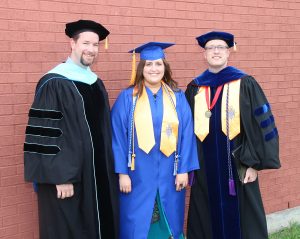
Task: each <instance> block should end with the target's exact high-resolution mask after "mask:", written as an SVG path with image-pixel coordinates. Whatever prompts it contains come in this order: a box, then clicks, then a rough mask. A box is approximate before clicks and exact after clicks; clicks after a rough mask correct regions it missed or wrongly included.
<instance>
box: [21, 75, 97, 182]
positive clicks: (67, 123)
mask: <svg viewBox="0 0 300 239" xmlns="http://www.w3.org/2000/svg"><path fill="white" fill-rule="evenodd" d="M60 78H62V77H57V76H53V77H50V76H47V75H46V76H44V77H43V78H42V79H41V80H40V82H39V84H38V86H37V90H36V95H35V98H34V101H33V104H32V106H31V108H30V110H29V114H28V116H29V120H28V125H27V127H26V138H25V143H24V169H25V180H26V181H29V182H35V183H48V184H63V183H75V182H79V181H80V180H81V170H82V162H83V160H84V159H85V158H86V157H92V151H91V148H90V147H91V139H90V134H89V133H88V132H89V128H88V126H87V122H86V119H85V117H84V115H85V114H84V107H83V102H82V99H81V97H80V96H79V94H78V92H77V91H76V90H75V86H74V85H73V83H72V82H71V81H69V80H65V79H63V80H62V79H60Z"/></svg>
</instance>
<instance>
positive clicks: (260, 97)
mask: <svg viewBox="0 0 300 239" xmlns="http://www.w3.org/2000/svg"><path fill="white" fill-rule="evenodd" d="M227 70H228V71H229V70H230V68H228V69H227ZM225 71H226V70H225ZM229 73H230V72H229ZM224 75H225V74H224ZM200 85H201V82H197V83H196V82H195V81H192V82H191V83H190V84H189V85H188V87H187V91H186V96H187V99H188V101H189V104H190V106H191V109H192V112H193V113H194V103H195V102H194V96H195V95H196V94H197V91H198V87H199V86H200ZM216 88H217V85H215V86H213V87H211V89H212V96H211V98H213V97H214V94H215V92H216ZM221 96H222V92H221V95H220V97H219V98H218V101H217V103H216V105H215V107H214V108H213V109H212V116H211V118H210V132H209V134H208V136H207V137H206V138H205V139H204V141H203V142H201V141H200V140H199V139H198V140H197V147H198V158H199V163H200V165H201V169H200V170H197V171H196V173H195V181H194V184H193V186H192V189H191V197H190V208H189V213H188V226H187V237H188V239H266V238H268V234H267V225H266V219H265V212H264V208H263V203H262V199H261V194H260V189H259V183H258V179H257V180H256V181H255V182H253V183H248V184H242V183H241V182H240V181H239V179H238V176H237V172H236V167H235V165H234V163H233V162H232V168H233V176H234V181H235V189H236V193H237V196H231V195H229V189H228V161H227V160H228V158H227V145H226V144H227V138H226V136H225V135H224V134H223V133H222V129H221V101H222V97H221ZM240 115H241V116H240V119H241V125H240V126H241V132H240V134H239V135H238V136H237V137H235V138H234V139H233V140H231V142H230V145H231V151H233V150H235V149H236V148H237V147H239V146H241V147H240V151H239V153H240V161H241V162H242V164H244V165H246V166H247V167H252V168H254V169H257V170H262V169H274V168H279V167H280V162H279V144H278V142H279V138H278V132H277V129H276V126H275V123H274V117H273V115H272V112H271V109H270V105H269V103H268V101H267V99H266V97H265V95H264V93H263V91H262V89H261V88H260V86H259V85H258V83H257V82H256V81H255V79H254V78H253V77H251V76H248V75H244V76H243V77H242V78H241V85H240Z"/></svg>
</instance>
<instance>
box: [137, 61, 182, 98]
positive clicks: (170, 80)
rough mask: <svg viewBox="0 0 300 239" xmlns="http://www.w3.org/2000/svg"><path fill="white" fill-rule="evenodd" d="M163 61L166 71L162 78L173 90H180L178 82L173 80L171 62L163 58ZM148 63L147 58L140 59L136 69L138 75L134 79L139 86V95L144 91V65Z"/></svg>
mask: <svg viewBox="0 0 300 239" xmlns="http://www.w3.org/2000/svg"><path fill="white" fill-rule="evenodd" d="M162 60H163V63H164V65H165V73H164V76H163V78H162V80H163V81H164V82H165V83H166V84H167V85H168V86H169V87H170V88H171V89H172V90H173V91H177V90H178V83H177V82H176V81H174V80H173V78H172V71H171V67H170V64H169V63H168V62H167V61H166V60H165V59H162ZM145 64H146V60H140V62H139V64H138V66H137V70H136V76H135V81H134V84H133V85H134V86H137V88H138V91H137V92H136V93H137V94H138V95H141V94H142V93H143V85H144V75H143V71H144V67H145Z"/></svg>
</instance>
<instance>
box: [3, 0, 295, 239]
mask: <svg viewBox="0 0 300 239" xmlns="http://www.w3.org/2000/svg"><path fill="white" fill-rule="evenodd" d="M82 2H83V3H82ZM299 16H300V3H299V2H297V1H295V0H282V1H281V0H273V1H272V0H251V1H245V0H230V1H229V0H214V1H206V0H168V1H167V0H165V1H160V0H157V1H153V0H97V1H95V0H82V1H79V0H65V1H63V0H52V1H50V0H49V1H39V0H23V1H17V0H1V1H0V238H6V239H12V238H28V239H32V238H38V233H37V206H36V196H35V195H34V193H33V192H32V187H31V185H30V184H28V183H25V182H24V180H23V158H22V147H23V146H22V143H23V140H24V130H25V124H26V122H27V111H28V109H29V106H30V104H31V102H32V98H33V92H34V89H35V84H36V82H37V81H38V79H39V77H40V76H41V75H42V74H43V73H44V72H46V71H47V70H49V69H50V68H52V67H53V66H55V65H56V64H57V63H58V62H61V61H63V60H65V59H66V57H67V55H68V53H69V46H68V44H67V42H68V39H67V38H66V37H65V36H64V34H63V32H64V24H65V23H66V22H69V21H73V20H77V19H79V18H83V19H93V20H96V21H100V22H101V23H103V24H104V25H105V26H107V27H108V28H109V29H110V31H111V33H112V34H111V35H110V48H109V50H108V51H107V52H103V50H102V49H101V51H102V52H101V53H100V57H99V61H98V63H97V64H96V66H95V67H94V70H95V71H96V72H97V73H99V75H100V76H101V78H102V79H103V80H104V82H105V85H106V87H107V89H108V91H109V95H110V99H111V103H113V101H114V99H115V98H116V96H117V95H118V93H119V92H120V89H121V88H124V87H125V86H127V82H128V79H129V76H130V69H131V67H130V61H131V59H130V55H129V54H127V53H126V52H127V51H128V50H130V49H131V48H133V47H134V46H137V45H139V44H141V43H144V42H147V41H168V42H176V43H177V45H176V46H174V47H172V48H170V49H169V50H168V51H167V59H168V60H169V62H170V63H171V66H172V69H173V72H174V77H175V79H176V80H177V81H179V82H180V86H181V87H182V88H183V89H184V88H185V86H186V84H187V83H188V82H189V81H191V79H192V78H193V77H195V76H196V75H198V74H199V73H201V72H202V71H203V70H204V69H205V68H206V66H205V63H204V61H203V58H202V51H201V49H200V48H199V47H198V46H197V44H196V41H195V39H194V37H195V36H198V35H200V34H202V33H204V32H206V31H209V30H212V29H216V30H225V31H231V32H232V33H234V34H235V36H236V41H237V42H238V52H236V53H233V54H232V55H231V62H230V63H231V64H232V65H235V66H237V67H239V68H241V69H243V70H244V71H246V72H248V73H249V74H252V75H254V76H255V77H256V79H257V80H258V81H259V82H260V83H261V85H262V87H263V89H264V90H265V92H266V95H267V96H268V98H269V100H270V102H271V104H272V107H273V112H274V115H275V117H276V123H277V126H278V129H279V133H280V144H281V149H280V156H281V162H282V168H281V169H280V170H278V171H268V172H262V173H260V179H261V188H262V194H263V199H264V203H265V207H266V211H267V212H268V213H270V212H274V211H278V210H282V209H286V208H291V207H295V206H299V205H300V187H299V185H300V161H299V155H300V147H299V145H300V130H299V123H298V122H297V120H298V119H299V117H300V105H299V104H300V96H299V95H300V67H299V65H300V41H299V39H300V18H299Z"/></svg>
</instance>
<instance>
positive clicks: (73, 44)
mask: <svg viewBox="0 0 300 239" xmlns="http://www.w3.org/2000/svg"><path fill="white" fill-rule="evenodd" d="M75 44H76V42H75V40H74V39H73V38H70V46H71V49H72V50H73V49H74V47H75Z"/></svg>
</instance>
